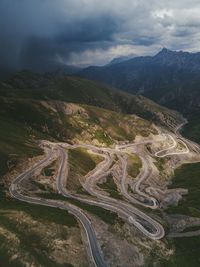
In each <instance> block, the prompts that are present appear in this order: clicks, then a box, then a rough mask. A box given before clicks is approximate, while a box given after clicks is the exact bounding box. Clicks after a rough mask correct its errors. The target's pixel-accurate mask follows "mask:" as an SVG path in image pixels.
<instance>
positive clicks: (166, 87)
mask: <svg viewBox="0 0 200 267" xmlns="http://www.w3.org/2000/svg"><path fill="white" fill-rule="evenodd" d="M79 74H80V75H81V76H83V77H86V78H89V79H93V80H97V81H100V82H102V83H105V84H108V85H111V86H114V87H117V88H120V89H122V90H125V91H127V92H131V93H137V94H142V95H144V96H147V97H149V98H151V99H153V100H154V101H157V102H158V103H160V104H164V105H166V106H168V107H170V108H175V109H178V110H180V111H181V112H184V113H186V114H187V113H188V112H190V111H193V110H197V109H199V108H200V53H188V52H182V51H180V52H174V51H170V50H168V49H166V48H164V49H163V50H162V51H160V52H159V53H158V54H157V55H155V56H153V57H150V56H146V57H137V58H133V59H130V60H128V61H124V62H122V63H119V64H114V65H110V66H104V67H89V68H87V69H84V70H82V71H81V72H80V73H79Z"/></svg>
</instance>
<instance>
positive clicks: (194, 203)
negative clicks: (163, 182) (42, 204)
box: [162, 163, 200, 267]
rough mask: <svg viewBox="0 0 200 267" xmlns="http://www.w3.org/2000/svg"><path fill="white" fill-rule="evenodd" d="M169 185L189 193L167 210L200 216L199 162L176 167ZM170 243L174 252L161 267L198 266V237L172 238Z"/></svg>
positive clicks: (199, 261)
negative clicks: (184, 189) (181, 188)
mask: <svg viewBox="0 0 200 267" xmlns="http://www.w3.org/2000/svg"><path fill="white" fill-rule="evenodd" d="M171 187H172V188H177V187H183V188H187V189H188V190H189V193H188V195H186V196H184V197H183V200H181V202H180V203H179V205H178V206H177V207H171V208H169V209H168V210H167V212H168V213H171V214H178V213H180V214H186V215H190V216H198V217H200V163H195V164H186V165H183V166H182V167H180V168H178V169H177V170H176V171H175V175H174V179H173V184H172V186H171ZM171 243H172V244H173V245H174V247H175V254H174V256H172V257H171V259H170V261H168V262H163V264H162V266H163V267H188V266H190V267H197V266H199V264H200V255H199V247H200V237H189V238H174V239H173V240H171Z"/></svg>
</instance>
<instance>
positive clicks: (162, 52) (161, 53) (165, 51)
mask: <svg viewBox="0 0 200 267" xmlns="http://www.w3.org/2000/svg"><path fill="white" fill-rule="evenodd" d="M169 53H173V51H172V50H169V49H167V48H166V47H163V49H162V50H160V52H158V54H157V55H167V54H169ZM157 55H156V56H157Z"/></svg>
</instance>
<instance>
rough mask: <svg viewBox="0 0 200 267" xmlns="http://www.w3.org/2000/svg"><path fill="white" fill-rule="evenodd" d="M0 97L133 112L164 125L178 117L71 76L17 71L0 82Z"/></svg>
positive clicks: (147, 102) (141, 100)
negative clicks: (43, 100)
mask: <svg viewBox="0 0 200 267" xmlns="http://www.w3.org/2000/svg"><path fill="white" fill-rule="evenodd" d="M0 95H2V96H6V97H15V98H16V97H17V98H18V97H20V98H32V99H45V100H47V99H54V100H61V101H66V102H75V103H82V104H88V105H93V106H99V107H103V108H106V109H110V110H115V111H123V112H125V113H135V114H137V115H140V116H142V117H143V118H146V119H151V120H152V119H153V120H156V121H158V122H160V123H165V120H166V118H169V117H171V118H173V119H175V120H176V118H177V116H178V115H177V113H176V112H172V111H170V110H168V109H167V108H164V107H161V106H159V105H157V104H156V103H154V102H152V101H150V100H148V99H146V98H144V97H142V96H134V95H130V94H127V93H124V92H122V91H119V90H111V89H110V88H109V87H106V86H103V85H101V84H98V83H96V82H94V81H89V80H86V79H82V78H79V77H75V76H59V75H52V74H49V75H43V76H41V75H37V74H33V73H30V72H21V73H18V74H16V75H15V76H13V78H12V79H10V80H8V81H7V82H6V83H0ZM161 114H162V116H160V115H161ZM163 116H164V117H165V120H164V119H163Z"/></svg>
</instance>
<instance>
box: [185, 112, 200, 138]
mask: <svg viewBox="0 0 200 267" xmlns="http://www.w3.org/2000/svg"><path fill="white" fill-rule="evenodd" d="M182 133H183V135H184V136H185V137H187V138H188V139H191V140H193V141H195V142H197V143H200V134H199V133H200V112H194V113H193V114H192V115H190V116H188V124H186V125H185V127H184V129H183V132H182Z"/></svg>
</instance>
